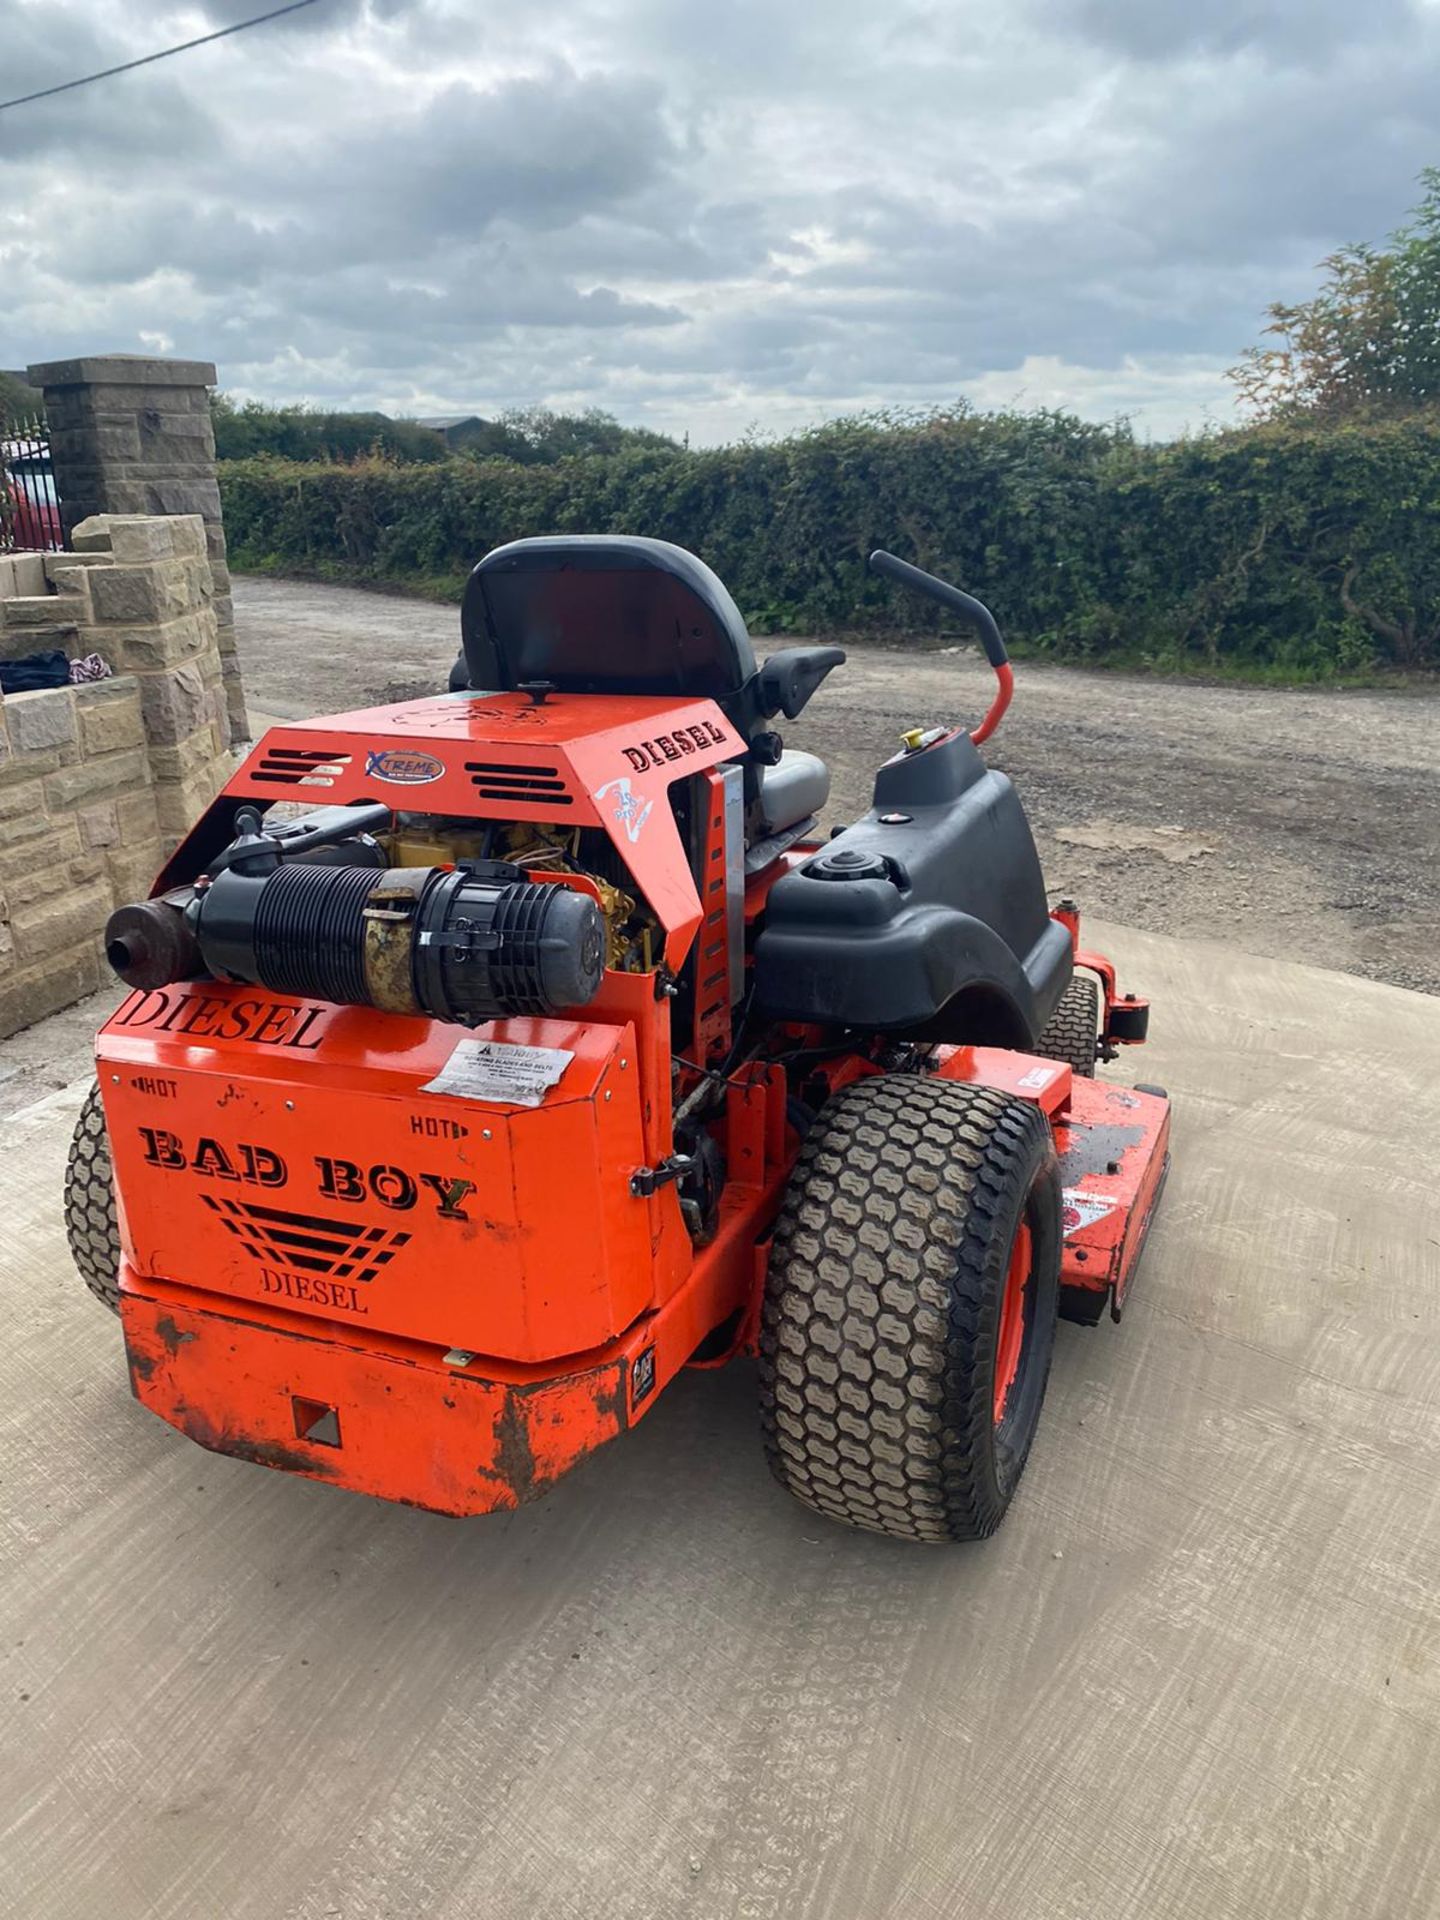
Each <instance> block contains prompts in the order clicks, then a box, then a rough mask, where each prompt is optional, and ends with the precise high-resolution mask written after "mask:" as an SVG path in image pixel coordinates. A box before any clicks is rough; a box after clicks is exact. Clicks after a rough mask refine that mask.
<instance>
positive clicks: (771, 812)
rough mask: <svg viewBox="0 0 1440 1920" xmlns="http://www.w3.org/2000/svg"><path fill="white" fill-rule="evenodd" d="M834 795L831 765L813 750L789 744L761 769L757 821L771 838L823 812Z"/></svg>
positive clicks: (762, 830) (764, 833)
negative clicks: (776, 759)
mask: <svg viewBox="0 0 1440 1920" xmlns="http://www.w3.org/2000/svg"><path fill="white" fill-rule="evenodd" d="M829 798H830V769H829V768H828V767H827V766H826V764H825V762H824V761H823V760H821V759H820V758H819V757H818V756H817V755H816V754H813V753H799V752H795V751H792V750H791V749H790V748H788V747H787V748H786V750H785V752H784V753H782V754H781V756H780V759H779V762H778V764H777V765H775V766H773V767H765V768H763V769H762V770H761V773H760V795H759V800H760V811H759V817H758V820H757V823H756V824H757V825H758V827H759V829H760V832H761V834H763V835H765V836H766V837H767V838H768V837H769V836H770V835H771V834H777V833H784V832H785V830H786V829H787V828H788V827H798V826H799V825H800V824H801V822H802V821H806V820H810V819H812V818H813V817H814V815H815V814H817V813H819V811H820V809H821V808H822V807H823V806H824V804H825V802H826V801H827V800H828V799H829Z"/></svg>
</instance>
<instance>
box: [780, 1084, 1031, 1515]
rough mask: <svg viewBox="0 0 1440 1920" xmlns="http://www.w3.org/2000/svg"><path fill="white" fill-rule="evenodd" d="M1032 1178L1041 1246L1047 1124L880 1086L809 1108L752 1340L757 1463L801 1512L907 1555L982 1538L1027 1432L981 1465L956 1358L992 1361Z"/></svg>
mask: <svg viewBox="0 0 1440 1920" xmlns="http://www.w3.org/2000/svg"><path fill="white" fill-rule="evenodd" d="M1037 1179H1038V1180H1039V1181H1040V1182H1041V1183H1042V1185H1044V1186H1048V1188H1049V1189H1050V1192H1049V1195H1048V1200H1047V1204H1048V1205H1050V1206H1051V1207H1053V1209H1054V1217H1055V1225H1056V1233H1057V1235H1058V1227H1059V1206H1060V1183H1059V1171H1058V1167H1057V1165H1056V1162H1055V1154H1054V1144H1053V1139H1052V1136H1051V1133H1050V1128H1049V1124H1048V1122H1047V1121H1046V1120H1045V1118H1044V1116H1043V1114H1042V1113H1041V1112H1040V1111H1039V1109H1038V1108H1037V1107H1035V1106H1033V1105H1031V1104H1029V1103H1028V1102H1025V1101H1021V1100H1017V1099H1015V1098H1013V1097H1011V1096H1009V1095H1007V1094H1004V1093H1002V1092H1000V1091H998V1090H997V1089H994V1088H990V1087H974V1086H963V1085H960V1084H957V1083H956V1082H954V1081H943V1080H934V1079H920V1078H918V1077H915V1076H911V1075H882V1076H873V1077H869V1078H866V1079H864V1080H861V1081H858V1082H854V1083H852V1084H851V1085H850V1086H848V1087H846V1088H844V1089H843V1090H842V1091H841V1092H840V1093H839V1094H837V1095H836V1096H835V1098H834V1099H833V1100H831V1101H830V1102H829V1104H828V1105H827V1106H826V1107H825V1108H824V1110H823V1111H822V1113H821V1115H820V1117H819V1119H818V1120H817V1121H816V1123H815V1125H814V1127H813V1128H812V1129H811V1132H810V1134H809V1136H808V1137H807V1139H806V1142H805V1145H804V1147H803V1148H802V1150H801V1153H800V1156H799V1158H798V1160H797V1162H796V1167H795V1171H794V1173H793V1174H792V1176H791V1181H790V1186H789V1189H788V1191H787V1194H786V1198H785V1201H784V1204H783V1206H782V1209H781V1212H780V1215H779V1218H778V1220H777V1222H776V1227H775V1236H774V1243H773V1247H772V1251H771V1258H770V1271H769V1276H768V1278H767V1283H766V1291H765V1300H764V1306H763V1310H762V1314H761V1326H760V1342H759V1359H760V1387H761V1422H762V1429H763V1433H764V1440H765V1450H766V1456H767V1458H768V1460H769V1463H770V1467H771V1470H772V1472H773V1473H774V1474H775V1476H776V1478H777V1479H778V1480H779V1481H780V1483H781V1484H782V1486H784V1487H786V1488H788V1490H789V1491H790V1492H791V1493H793V1494H795V1495H796V1496H797V1498H799V1499H800V1500H802V1501H804V1502H805V1504H806V1505H807V1506H810V1507H813V1508H814V1509H815V1510H816V1511H817V1512H820V1513H823V1514H828V1515H829V1516H830V1517H831V1518H832V1519H836V1520H841V1521H844V1522H847V1523H848V1524H849V1525H851V1526H855V1527H862V1528H866V1529H868V1530H870V1531H872V1532H878V1533H885V1534H890V1535H893V1536H896V1537H899V1538H903V1539H908V1540H921V1541H934V1542H940V1541H948V1540H974V1539H982V1538H984V1537H985V1536H986V1535H988V1534H990V1533H993V1532H994V1530H995V1528H996V1527H997V1526H998V1525H999V1523H1000V1521H1001V1519H1002V1518H1003V1517H1004V1513H1005V1508H1006V1506H1007V1505H1008V1502H1009V1497H1010V1493H1011V1492H1012V1491H1013V1488H1014V1484H1015V1482H1016V1481H1017V1480H1018V1478H1019V1474H1020V1471H1021V1469H1022V1468H1023V1466H1024V1456H1025V1452H1027V1451H1028V1441H1029V1436H1025V1439H1024V1442H1023V1445H1022V1447H1021V1450H1020V1452H1019V1455H1018V1457H1011V1458H1009V1459H997V1458H996V1456H997V1454H998V1453H999V1452H1000V1449H999V1448H997V1444H996V1436H995V1427H994V1421H993V1406H992V1402H993V1391H994V1389H993V1374H992V1370H991V1366H990V1365H989V1364H984V1365H977V1364H976V1358H975V1357H976V1355H977V1354H982V1353H983V1354H986V1355H988V1354H991V1353H993V1347H994V1341H995V1335H996V1316H998V1313H999V1299H1000V1288H1001V1284H1002V1280H1003V1274H1004V1270H1005V1261H1006V1259H1007V1257H1008V1252H1009V1243H1010V1239H1011V1228H1010V1225H1009V1222H1010V1221H1011V1220H1013V1218H1014V1217H1015V1215H1016V1212H1017V1208H1018V1206H1020V1205H1023V1203H1024V1198H1025V1195H1026V1194H1027V1193H1028V1192H1029V1191H1030V1190H1031V1187H1032V1184H1033V1183H1034V1182H1035V1181H1036V1180H1037ZM1057 1245H1058V1241H1057ZM1058 1264H1059V1263H1058V1253H1057V1256H1056V1259H1055V1266H1056V1278H1057V1279H1058ZM1053 1294H1054V1285H1053V1283H1052V1284H1051V1286H1050V1295H1051V1305H1050V1307H1049V1325H1048V1326H1040V1327H1037V1330H1036V1331H1037V1336H1038V1337H1039V1338H1041V1339H1042V1340H1043V1341H1044V1342H1045V1351H1044V1353H1043V1354H1042V1355H1037V1359H1038V1360H1039V1361H1040V1363H1041V1364H1042V1365H1043V1367H1044V1368H1045V1369H1047V1370H1048V1367H1049V1347H1050V1344H1051V1343H1052V1342H1053V1338H1054V1306H1053ZM1042 1391H1043V1385H1042Z"/></svg>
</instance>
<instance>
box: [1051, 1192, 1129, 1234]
mask: <svg viewBox="0 0 1440 1920" xmlns="http://www.w3.org/2000/svg"><path fill="white" fill-rule="evenodd" d="M1119 1204H1120V1202H1119V1201H1118V1200H1117V1199H1115V1198H1114V1196H1113V1195H1111V1194H1108V1193H1086V1192H1085V1190H1084V1188H1083V1187H1066V1188H1065V1190H1064V1192H1063V1193H1062V1195H1061V1207H1060V1221H1061V1225H1062V1227H1063V1228H1064V1232H1065V1238H1066V1239H1067V1240H1068V1239H1069V1238H1070V1235H1071V1234H1072V1233H1079V1231H1080V1230H1081V1228H1082V1227H1093V1226H1094V1224H1095V1222H1096V1221H1097V1220H1103V1219H1104V1218H1105V1216H1106V1214H1107V1213H1113V1212H1114V1211H1115V1209H1116V1207H1118V1206H1119Z"/></svg>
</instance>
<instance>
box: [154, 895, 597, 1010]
mask: <svg viewBox="0 0 1440 1920" xmlns="http://www.w3.org/2000/svg"><path fill="white" fill-rule="evenodd" d="M187 919H189V920H190V923H191V924H192V926H193V928H194V933H195V937H196V939H197V941H198V943H199V949H200V953H201V955H202V957H203V959H204V961H205V964H206V966H207V967H208V968H209V970H210V971H211V972H212V973H214V974H217V975H219V976H220V977H222V978H224V977H229V978H230V979H236V980H247V981H250V982H251V983H253V984H254V985H257V986H263V987H269V988H271V989H272V990H273V991H274V992H276V993H288V994H294V995H296V996H297V997H299V998H306V999H315V1000H331V1001H337V1002H339V1003H340V1004H341V1005H345V1006H359V1007H364V1006H371V1007H378V1008H380V1009H381V1010H382V1011H384V1012H387V1013H428V1014H430V1015H431V1016H432V1017H433V1018H434V1019H437V1020H454V1021H458V1022H460V1023H462V1024H463V1025H466V1026H475V1025H477V1024H478V1023H479V1022H480V1021H482V1020H497V1019H503V1018H505V1017H506V1016H509V1015H515V1014H545V1013H555V1012H558V1011H559V1010H560V1009H562V1008H566V1007H582V1006H584V1005H585V1004H586V1003H587V1002H588V1001H590V1000H592V999H593V998H594V997H595V994H596V992H597V991H598V990H599V986H600V981H601V978H602V976H603V974H604V970H605V922H604V920H603V918H602V916H601V913H600V909H599V907H598V906H597V905H596V903H595V901H594V899H593V898H592V897H591V896H590V895H589V894H588V893H583V892H581V891H580V890H579V889H578V888H574V887H569V886H565V885H563V884H555V883H542V882H537V881H533V880H527V879H525V878H524V877H523V875H522V874H521V872H520V869H519V868H517V867H510V866H506V865H504V864H503V863H501V862H495V863H492V865H491V866H490V868H489V870H488V871H471V870H469V869H467V868H463V867H462V868H449V867H402V868H389V869H386V870H385V871H382V872H376V871H375V869H374V868H371V867H323V866H312V865H309V864H305V863H302V862H299V861H297V862H295V863H293V864H284V863H282V864H280V865H278V866H275V867H273V868H271V869H270V870H269V871H268V872H265V873H255V872H247V871H245V870H244V869H243V868H242V867H238V866H236V867H230V868H227V869H225V870H224V871H223V872H220V873H217V874H216V875H215V876H214V878H213V879H212V880H211V881H210V882H209V883H208V885H206V886H205V887H204V888H203V890H200V891H197V894H196V898H195V903H194V905H193V907H192V908H191V909H190V910H189V913H188V914H187Z"/></svg>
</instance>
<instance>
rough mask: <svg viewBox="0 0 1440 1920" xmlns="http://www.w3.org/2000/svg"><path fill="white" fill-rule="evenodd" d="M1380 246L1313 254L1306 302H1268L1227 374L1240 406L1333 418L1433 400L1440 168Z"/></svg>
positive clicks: (1439, 308) (1272, 414)
mask: <svg viewBox="0 0 1440 1920" xmlns="http://www.w3.org/2000/svg"><path fill="white" fill-rule="evenodd" d="M1420 183H1421V186H1422V188H1423V190H1424V191H1423V194H1422V197H1421V199H1420V202H1419V204H1418V205H1417V206H1416V207H1415V208H1414V209H1413V210H1412V212H1411V215H1410V218H1409V220H1408V221H1407V223H1406V224H1405V225H1404V226H1402V227H1400V228H1399V229H1397V231H1396V232H1394V233H1392V234H1391V235H1390V236H1389V238H1388V240H1387V241H1386V242H1385V244H1384V245H1383V246H1380V247H1376V246H1372V245H1370V244H1369V243H1368V242H1359V243H1357V244H1355V245H1353V246H1348V247H1342V248H1341V249H1340V251H1339V252H1338V253H1332V254H1331V255H1330V256H1329V258H1328V259H1326V260H1323V261H1322V262H1321V266H1322V268H1323V269H1324V273H1325V279H1324V281H1323V283H1322V285H1321V288H1320V291H1319V292H1318V293H1317V294H1316V295H1315V296H1314V298H1313V299H1311V300H1306V301H1302V302H1300V303H1299V304H1298V305H1295V306H1286V305H1285V304H1284V303H1283V302H1280V301H1277V302H1276V303H1275V304H1274V305H1273V306H1271V308H1270V309H1269V313H1270V325H1269V326H1268V327H1266V328H1265V330H1264V337H1265V338H1267V339H1273V340H1275V341H1276V342H1277V343H1278V344H1277V345H1274V346H1258V347H1251V348H1250V349H1249V350H1248V351H1247V352H1246V353H1245V355H1244V356H1243V358H1242V359H1241V362H1240V364H1239V365H1238V366H1237V367H1233V368H1232V369H1231V371H1230V377H1231V379H1232V380H1233V381H1234V382H1235V384H1236V386H1237V387H1238V389H1239V393H1240V400H1241V403H1242V404H1243V405H1246V406H1248V407H1250V408H1252V409H1253V410H1254V411H1255V412H1256V413H1257V414H1260V415H1262V416H1266V417H1269V418H1272V419H1298V418H1304V417H1314V418H1319V419H1324V420H1338V419H1344V418H1353V417H1356V416H1371V417H1374V416H1380V415H1394V414H1400V413H1408V412H1413V411H1415V410H1416V409H1419V408H1423V407H1429V406H1434V405H1435V404H1436V403H1437V402H1440V168H1437V167H1427V168H1426V169H1425V171H1424V172H1423V173H1422V174H1421V176H1420Z"/></svg>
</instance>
